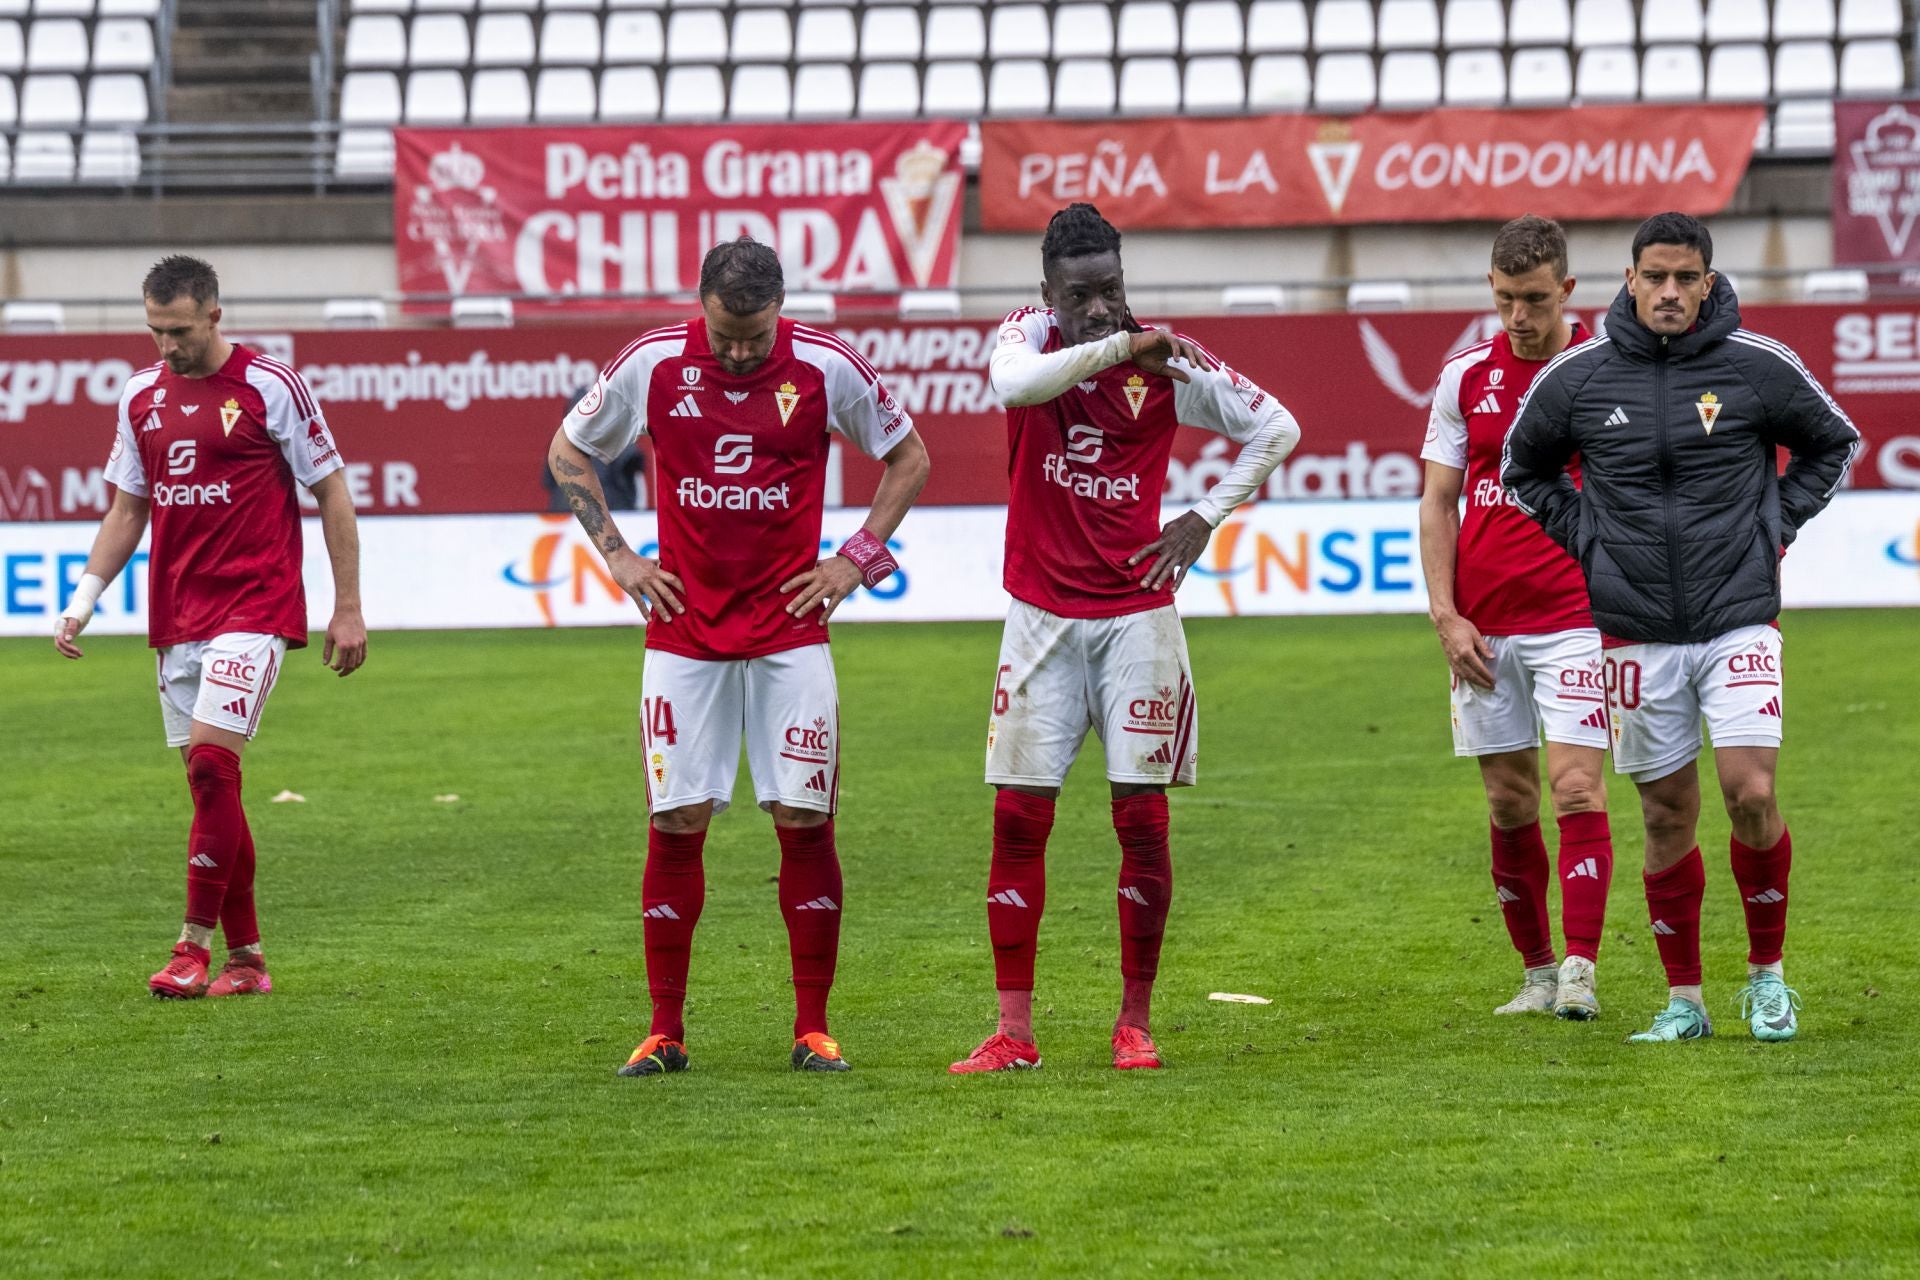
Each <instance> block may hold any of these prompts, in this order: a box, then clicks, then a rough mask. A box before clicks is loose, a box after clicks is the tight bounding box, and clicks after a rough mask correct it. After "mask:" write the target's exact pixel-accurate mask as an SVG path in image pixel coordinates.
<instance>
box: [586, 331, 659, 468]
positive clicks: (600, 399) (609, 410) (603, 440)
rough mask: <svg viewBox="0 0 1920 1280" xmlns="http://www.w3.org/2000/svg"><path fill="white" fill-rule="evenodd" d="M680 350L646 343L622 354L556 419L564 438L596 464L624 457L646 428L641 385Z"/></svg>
mask: <svg viewBox="0 0 1920 1280" xmlns="http://www.w3.org/2000/svg"><path fill="white" fill-rule="evenodd" d="M685 347H686V343H684V342H681V343H673V342H648V343H646V344H645V345H643V346H639V347H637V348H635V349H633V350H632V351H629V352H625V353H623V354H624V356H625V358H624V359H616V360H615V361H614V362H613V363H612V364H611V365H609V366H608V367H607V368H606V369H605V370H603V371H602V372H601V374H600V377H599V378H598V379H597V380H595V382H594V384H593V385H592V386H591V387H589V388H587V393H586V394H585V395H583V396H581V397H580V398H579V399H578V400H577V401H575V402H574V405H573V408H571V409H569V410H567V416H566V417H565V418H563V419H561V421H560V428H561V430H563V431H565V432H566V433H567V439H569V440H571V441H573V443H574V444H575V445H576V446H578V447H579V448H580V449H581V450H582V451H583V452H585V453H589V454H591V455H593V456H594V457H596V458H598V459H600V461H602V462H612V461H613V460H614V459H615V458H617V457H619V456H620V455H621V454H623V453H625V452H626V451H627V450H628V449H629V448H630V447H631V446H632V445H633V442H634V441H636V440H638V439H639V438H640V437H641V435H642V434H643V433H644V432H645V431H646V429H647V385H648V384H649V383H650V382H651V381H652V380H653V371H654V370H655V369H656V368H658V367H659V364H660V362H661V361H662V360H665V359H667V358H668V357H669V356H677V355H679V354H680V353H681V351H682V350H684V349H685Z"/></svg>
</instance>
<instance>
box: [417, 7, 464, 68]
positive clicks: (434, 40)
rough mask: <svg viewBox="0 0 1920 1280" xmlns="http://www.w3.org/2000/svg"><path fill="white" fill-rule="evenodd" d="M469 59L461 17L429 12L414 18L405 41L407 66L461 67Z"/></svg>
mask: <svg viewBox="0 0 1920 1280" xmlns="http://www.w3.org/2000/svg"><path fill="white" fill-rule="evenodd" d="M472 57H473V49H472V46H471V41H470V40H469V38H468V34H467V20H466V19H465V18H463V17H460V16H459V15H458V14H452V13H429V14H424V15H421V16H419V17H416V18H414V20H413V26H412V28H411V29H410V30H409V32H408V38H407V65H408V66H410V67H464V66H466V65H467V63H468V62H469V61H471V60H472Z"/></svg>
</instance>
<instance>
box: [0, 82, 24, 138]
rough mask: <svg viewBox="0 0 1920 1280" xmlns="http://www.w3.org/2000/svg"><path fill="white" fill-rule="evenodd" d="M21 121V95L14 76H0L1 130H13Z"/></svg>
mask: <svg viewBox="0 0 1920 1280" xmlns="http://www.w3.org/2000/svg"><path fill="white" fill-rule="evenodd" d="M19 119H20V95H19V93H18V92H17V91H15V89H14V87H13V77H12V76H0V129H11V128H12V127H13V126H14V125H15V124H16V123H17V122H18V121H19Z"/></svg>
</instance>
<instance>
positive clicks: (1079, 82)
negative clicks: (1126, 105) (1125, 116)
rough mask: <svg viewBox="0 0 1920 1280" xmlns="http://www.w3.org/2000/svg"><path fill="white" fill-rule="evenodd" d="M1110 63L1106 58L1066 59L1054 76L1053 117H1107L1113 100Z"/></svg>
mask: <svg viewBox="0 0 1920 1280" xmlns="http://www.w3.org/2000/svg"><path fill="white" fill-rule="evenodd" d="M1114 94H1115V86H1114V81H1113V62H1112V61H1111V60H1110V59H1107V58H1069V59H1067V60H1065V61H1064V62H1062V63H1061V64H1060V66H1059V69H1058V70H1057V71H1056V72H1055V73H1054V80H1053V110H1054V113H1055V114H1056V115H1111V114H1112V113H1113V104H1114V101H1115V98H1114Z"/></svg>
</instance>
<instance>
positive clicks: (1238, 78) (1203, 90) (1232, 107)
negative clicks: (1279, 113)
mask: <svg viewBox="0 0 1920 1280" xmlns="http://www.w3.org/2000/svg"><path fill="white" fill-rule="evenodd" d="M1184 75H1185V77H1186V83H1185V86H1184V88H1182V90H1181V93H1180V107H1181V110H1182V111H1184V112H1186V113H1187V114H1190V115H1192V114H1210V113H1218V112H1224V111H1240V110H1242V109H1244V108H1245V107H1246V105H1247V85H1246V77H1245V76H1244V75H1243V74H1242V73H1241V71H1240V59H1238V58H1228V57H1218V56H1216V57H1210V58H1188V59H1187V65H1186V67H1185V68H1184Z"/></svg>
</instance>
